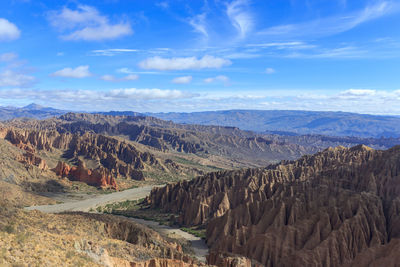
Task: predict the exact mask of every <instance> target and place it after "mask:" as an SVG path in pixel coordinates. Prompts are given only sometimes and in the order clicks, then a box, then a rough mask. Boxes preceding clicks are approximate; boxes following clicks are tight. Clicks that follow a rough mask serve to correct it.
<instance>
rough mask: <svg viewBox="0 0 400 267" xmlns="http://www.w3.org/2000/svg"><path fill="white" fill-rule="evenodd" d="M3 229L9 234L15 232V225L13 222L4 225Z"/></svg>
mask: <svg viewBox="0 0 400 267" xmlns="http://www.w3.org/2000/svg"><path fill="white" fill-rule="evenodd" d="M3 231H4V232H6V233H8V234H13V233H15V225H14V223H13V222H11V223H9V224H7V225H6V226H4V227H3Z"/></svg>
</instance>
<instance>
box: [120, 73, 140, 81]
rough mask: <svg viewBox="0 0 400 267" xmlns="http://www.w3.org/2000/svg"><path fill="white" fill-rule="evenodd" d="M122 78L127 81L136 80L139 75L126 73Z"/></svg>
mask: <svg viewBox="0 0 400 267" xmlns="http://www.w3.org/2000/svg"><path fill="white" fill-rule="evenodd" d="M122 79H123V80H125V81H135V80H137V79H139V75H137V74H129V75H126V76H125V77H124V78H122Z"/></svg>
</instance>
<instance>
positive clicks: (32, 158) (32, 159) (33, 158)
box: [18, 151, 49, 171]
mask: <svg viewBox="0 0 400 267" xmlns="http://www.w3.org/2000/svg"><path fill="white" fill-rule="evenodd" d="M18 161H19V162H21V163H24V164H27V165H28V166H36V167H38V168H39V169H41V170H44V171H45V170H47V169H48V168H49V167H48V166H47V163H46V161H45V160H44V159H42V158H41V157H39V156H37V155H35V154H34V153H32V152H29V151H27V152H25V153H24V154H22V155H20V156H19V157H18Z"/></svg>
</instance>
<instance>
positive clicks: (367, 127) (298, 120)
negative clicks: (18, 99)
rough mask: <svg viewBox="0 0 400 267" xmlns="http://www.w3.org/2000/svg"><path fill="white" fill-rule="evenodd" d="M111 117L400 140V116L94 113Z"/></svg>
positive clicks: (6, 115) (41, 114)
mask: <svg viewBox="0 0 400 267" xmlns="http://www.w3.org/2000/svg"><path fill="white" fill-rule="evenodd" d="M67 112H68V111H66V110H58V109H54V108H49V107H43V106H40V105H37V104H30V105H28V106H25V107H22V108H16V107H0V121H5V120H10V119H14V118H21V117H25V118H34V119H45V118H50V117H55V116H60V115H63V114H65V113H67ZM95 113H97V114H102V115H112V116H135V117H136V116H153V117H156V118H159V119H163V120H171V121H173V122H175V123H183V124H199V125H218V126H231V127H237V128H240V129H242V130H249V131H254V132H258V133H264V134H278V135H286V136H295V135H308V134H312V135H315V134H317V135H326V136H355V137H364V138H369V137H373V138H380V137H386V138H390V137H394V138H399V137H400V116H378V115H367V114H357V113H348V112H322V111H301V110H225V111H205V112H191V113H175V112H171V113H138V112H134V111H109V112H95Z"/></svg>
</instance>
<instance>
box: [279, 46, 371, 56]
mask: <svg viewBox="0 0 400 267" xmlns="http://www.w3.org/2000/svg"><path fill="white" fill-rule="evenodd" d="M366 56H367V57H368V56H372V54H371V53H370V52H369V51H367V50H364V49H360V48H358V47H354V46H344V47H338V48H329V49H327V48H325V49H318V50H315V51H311V53H299V52H293V53H290V54H288V55H286V56H285V57H288V58H360V57H366Z"/></svg>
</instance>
